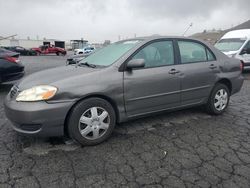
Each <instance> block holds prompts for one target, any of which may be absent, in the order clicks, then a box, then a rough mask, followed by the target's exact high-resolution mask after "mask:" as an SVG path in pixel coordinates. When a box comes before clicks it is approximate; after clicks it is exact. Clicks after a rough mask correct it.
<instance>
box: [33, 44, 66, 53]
mask: <svg viewBox="0 0 250 188" xmlns="http://www.w3.org/2000/svg"><path fill="white" fill-rule="evenodd" d="M32 50H34V51H36V53H37V55H41V54H44V55H46V54H56V55H66V54H67V52H66V50H65V49H63V48H59V47H55V46H54V45H43V46H40V47H39V48H32Z"/></svg>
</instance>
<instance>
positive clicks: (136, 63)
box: [127, 59, 145, 69]
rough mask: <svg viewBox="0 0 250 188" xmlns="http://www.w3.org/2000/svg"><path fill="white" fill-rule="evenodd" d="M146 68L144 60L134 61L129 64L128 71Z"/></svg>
mask: <svg viewBox="0 0 250 188" xmlns="http://www.w3.org/2000/svg"><path fill="white" fill-rule="evenodd" d="M143 67H145V60H144V59H132V60H130V61H129V62H128V64H127V69H135V68H143Z"/></svg>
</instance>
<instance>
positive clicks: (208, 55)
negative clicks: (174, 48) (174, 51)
mask: <svg viewBox="0 0 250 188" xmlns="http://www.w3.org/2000/svg"><path fill="white" fill-rule="evenodd" d="M178 46H179V50H180V56H181V63H183V64H185V63H196V62H206V61H214V60H215V57H214V55H213V54H212V52H211V51H210V50H209V49H208V48H206V47H205V46H204V45H202V44H200V43H198V42H193V41H178Z"/></svg>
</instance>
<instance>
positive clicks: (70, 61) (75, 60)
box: [66, 51, 96, 65]
mask: <svg viewBox="0 0 250 188" xmlns="http://www.w3.org/2000/svg"><path fill="white" fill-rule="evenodd" d="M94 52H96V51H93V52H92V53H87V54H79V55H73V56H70V57H69V58H68V59H67V61H66V65H72V64H77V63H78V62H79V61H81V60H83V59H84V58H86V57H88V56H89V55H91V54H93V53H94Z"/></svg>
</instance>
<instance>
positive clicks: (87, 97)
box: [64, 95, 119, 136]
mask: <svg viewBox="0 0 250 188" xmlns="http://www.w3.org/2000/svg"><path fill="white" fill-rule="evenodd" d="M89 98H101V99H103V100H106V101H107V102H109V103H110V104H111V106H112V107H113V109H114V111H115V116H116V122H118V121H119V111H118V108H117V105H116V103H115V102H114V101H113V100H112V99H111V98H109V97H107V96H104V95H90V96H86V97H84V98H81V99H79V100H78V101H77V102H75V104H74V105H73V106H72V107H71V108H70V110H69V111H68V113H67V115H66V118H65V121H64V134H65V135H66V136H69V135H68V128H67V123H68V121H69V116H70V114H71V112H72V110H73V108H74V107H75V106H76V105H77V104H78V103H80V102H82V101H84V100H86V99H89Z"/></svg>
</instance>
